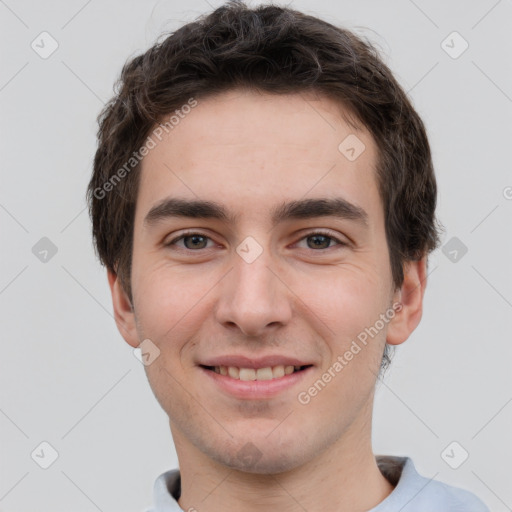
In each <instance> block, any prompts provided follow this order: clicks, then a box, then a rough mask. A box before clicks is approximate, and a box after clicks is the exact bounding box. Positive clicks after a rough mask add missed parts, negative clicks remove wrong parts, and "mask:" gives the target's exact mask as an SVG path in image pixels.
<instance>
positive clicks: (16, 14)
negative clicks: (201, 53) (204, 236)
mask: <svg viewBox="0 0 512 512" xmlns="http://www.w3.org/2000/svg"><path fill="white" fill-rule="evenodd" d="M278 3H279V2H278ZM209 4H210V5H211V6H218V5H220V4H221V2H214V1H213V0H209V1H208V2H207V1H206V0H193V1H190V2H187V3H186V4H185V3H184V2H178V1H176V0H166V1H163V0H161V1H157V2H155V1H147V2H146V1H142V0H138V1H135V0H130V1H121V0H116V1H114V0H112V1H100V0H90V1H84V0H72V1H67V2H64V1H62V0H61V1H56V0H54V1H46V2H36V1H33V0H32V1H24V0H5V1H3V0H0V38H1V48H2V56H1V64H2V65H1V67H0V108H1V117H0V130H1V131H0V140H1V155H2V158H1V171H2V186H1V188H0V222H1V230H2V231H1V232H2V260H1V276H0V308H1V313H2V323H1V326H2V328H1V331H2V358H1V371H0V386H1V397H0V431H1V452H0V461H1V462H0V510H1V511H4V512H6V511H9V512H28V511H34V510H53V511H55V512H58V511H70V510H73V511H76V512H82V511H83V512H89V511H91V512H93V511H95V510H100V511H125V512H126V511H133V512H136V511H142V510H143V509H144V508H145V507H146V506H148V505H150V504H151V503H152V485H153V481H154V479H155V478H156V477H157V476H158V475H159V474H160V473H161V472H163V471H165V470H167V469H170V468H173V467H176V457H175V452H174V447H173V443H172V439H171V436H170V432H169V427H168V421H167V417H166V415H165V414H164V413H163V411H162V410H161V409H160V406H159V405H158V403H157V402H156V400H155V398H154V396H153V394H152V392H151V389H150V387H149V385H148V383H147V381H146V377H145V374H144V370H143V367H142V365H141V363H140V362H139V361H138V360H137V359H136V358H135V357H134V355H133V351H132V349H131V348H130V347H129V346H128V345H127V344H126V343H125V342H124V340H123V339H122V338H121V336H120V335H119V333H118V332H117V329H116V326H115V324H114V320H113V318H112V306H111V299H110V294H109V290H108V285H107V280H106V272H105V270H104V269H103V268H102V267H100V265H99V263H98V262H97V260H96V259H95V256H94V252H93V249H92V243H91V237H90V222H89V219H88V215H87V211H86V210H85V201H84V193H85V189H86V185H87V182H88V180H89V176H90V173H91V165H92V158H93V155H94V151H95V134H96V128H97V126H96V116H97V114H98V113H99V111H100V109H101V107H102V106H103V104H104V102H105V101H106V100H107V99H108V98H109V97H110V96H111V95H112V94H113V89H112V87H113V83H114V81H115V79H116V78H117V77H118V74H119V72H120V70H121V67H122V65H123V64H124V62H125V61H126V59H127V58H129V57H131V56H134V55H135V54H137V53H139V52H141V51H143V50H145V49H147V48H148V47H149V46H150V45H151V44H152V43H153V42H154V41H155V39H156V38H157V37H158V36H159V35H160V34H161V33H162V32H163V31H169V30H172V29H175V28H177V27H178V26H180V25H182V24H183V23H184V22H186V21H191V20H192V19H193V18H195V17H196V16H197V15H198V14H200V13H202V12H205V11H207V10H210V5H209ZM185 5H186V7H185ZM251 5H254V2H253V3H252V4H251ZM290 5H292V7H295V8H297V9H300V10H304V11H306V12H308V13H311V14H316V15H319V16H321V17H323V18H325V19H327V20H329V21H330V22H332V23H334V24H339V25H344V26H346V27H349V28H353V29H355V30H356V31H357V32H358V33H360V34H365V35H366V36H368V37H369V38H370V39H371V40H372V41H373V42H375V43H376V44H377V45H378V47H379V48H380V49H381V51H382V54H383V57H384V59H385V61H386V62H387V63H388V64H389V65H390V67H391V69H392V70H393V71H394V72H395V73H396V76H397V78H398V79H399V81H400V82H401V84H402V85H403V86H404V88H405V89H406V90H408V91H409V94H410V96H411V98H412V100H413V102H414V105H415V106H416V108H417V109H418V111H419V113H420V115H421V116H422V117H423V119H424V121H425V123H426V125H427V129H428V133H429V136H430V141H431V145H432V149H433V155H434V162H435V167H436V174H437V179H438V184H439V207H438V216H439V218H440V220H441V221H442V223H443V224H444V226H445V228H446V233H445V234H444V237H443V244H444V245H445V251H444V252H443V250H442V249H440V250H438V251H436V252H435V253H434V254H433V255H432V256H431V258H430V267H429V270H430V275H429V281H428V286H427V290H426V297H425V309H424V314H423V319H422V322H421V324H420V326H419V327H418V328H417V329H416V331H415V332H414V333H413V335H412V336H411V337H410V339H409V340H408V341H407V342H406V343H405V344H404V345H402V346H401V347H400V348H399V349H398V350H397V353H396V356H395V359H394V362H393V365H392V368H391V370H390V371H389V372H388V373H387V375H386V377H385V379H384V381H383V382H381V383H379V385H378V391H377V396H376V406H375V418H374V449H375V452H376V453H379V454H396V455H409V456H411V457H412V458H413V460H414V462H415V464H416V466H417V468H418V470H419V471H420V472H421V473H422V474H423V475H425V476H427V477H429V478H430V477H435V478H436V479H439V480H442V481H445V482H447V483H451V484H453V485H457V486H461V487H465V488H466V489H469V490H471V491H473V492H475V493H476V494H477V495H478V496H480V497H481V498H482V499H483V500H484V501H485V502H486V503H487V504H488V506H489V507H490V508H491V510H493V511H496V512H502V511H506V510H512V486H511V485H510V484H511V481H510V460H511V459H512V443H511V437H510V432H511V431H512V377H511V371H510V368H511V360H512V343H511V341H512V339H511V335H510V325H511V322H510V320H511V318H512V272H511V270H510V262H511V261H512V242H511V220H512V200H511V199H512V173H511V158H510V154H511V152H510V148H511V142H512V137H511V136H512V129H511V123H510V116H511V113H512V72H511V67H510V55H511V50H512V48H511V38H510V31H511V29H512V23H511V22H512V4H511V2H510V1H507V0H502V1H495V0H489V1H487V0H485V1H478V2H477V1H473V2H467V1H462V0H460V1H451V2H445V1H441V0H436V1H431V2H427V1H425V0H415V1H414V2H413V1H409V0H400V1H399V0H396V1H389V2H383V1H368V0H366V1H355V0H353V1H339V2H329V1H319V0H318V1H314V2H313V1H312V0H309V1H308V0H303V1H301V0H294V1H292V2H290ZM43 31H46V32H48V33H49V34H50V35H51V37H52V38H53V39H54V40H55V41H56V42H57V43H58V48H57V50H56V51H55V52H54V53H53V54H52V55H50V56H49V57H47V58H42V57H41V56H40V54H38V53H37V52H36V51H34V50H33V48H32V47H31V44H32V42H33V41H35V43H34V44H39V51H42V50H43V48H41V47H42V46H44V48H45V49H46V51H47V50H49V49H51V46H50V45H51V40H50V39H48V36H39V34H40V33H41V32H43ZM454 31H456V32H458V34H459V35H453V34H452V33H453V32H454ZM41 38H46V39H44V43H41ZM443 41H445V42H444V43H443ZM464 41H466V42H467V44H468V45H469V47H468V48H467V50H466V51H465V52H464V53H462V54H461V55H458V53H459V52H460V51H461V50H462V49H463V48H464V46H465V42H464ZM449 53H451V55H450V54H449ZM454 57H457V58H454ZM43 237H47V238H48V239H49V240H51V242H52V244H54V246H55V248H56V250H57V252H56V254H54V255H52V252H51V250H50V252H49V253H48V254H46V253H43V254H41V253H40V252H39V251H41V250H42V249H41V247H43V250H44V248H46V250H47V249H48V245H45V244H48V241H43V242H40V240H41V238H43ZM454 237H455V239H454ZM38 243H39V244H43V245H36V244H38ZM446 244H449V245H448V246H446ZM450 244H451V245H450ZM462 244H464V246H465V247H466V248H467V252H466V253H465V254H463V251H462V250H461V248H462V247H463V246H462ZM34 246H36V248H35V249H34V250H33V247H34ZM453 250H456V251H458V252H457V258H456V259H455V261H454V254H455V253H453ZM34 253H35V254H34ZM445 253H446V254H445ZM37 255H39V257H38V256H37ZM41 258H42V259H44V258H46V261H41ZM44 441H46V442H47V443H49V444H50V445H52V446H53V447H54V449H55V450H56V451H57V452H58V458H57V460H56V461H55V462H54V463H53V464H52V465H51V466H50V467H48V468H47V469H42V468H41V467H40V466H39V464H41V463H44V461H43V459H45V457H46V458H47V459H46V460H47V462H48V461H49V459H48V457H50V451H49V449H48V448H47V447H45V445H43V446H42V447H41V446H40V443H42V442H44ZM454 441H455V442H456V443H458V444H457V445H452V446H450V447H449V445H450V444H451V443H452V442H454ZM447 447H449V448H448V451H447V452H445V451H444V450H445V449H446V448H447ZM34 450H35V452H34ZM452 450H453V451H452ZM462 450H465V451H467V452H468V453H469V457H468V459H467V460H466V461H465V462H464V463H463V464H462V465H460V467H458V469H452V467H450V466H449V465H448V463H447V462H446V461H447V460H449V462H450V463H451V464H452V465H457V463H458V462H460V461H461V460H462V456H463V454H464V452H463V451H462ZM33 452H34V453H35V455H33V456H31V454H32V453H33ZM443 452H444V453H445V456H444V458H443V456H442V455H441V454H442V453H443ZM37 454H39V457H38V456H37ZM446 454H448V457H447V456H446ZM36 461H37V462H38V463H39V464H38V463H36Z"/></svg>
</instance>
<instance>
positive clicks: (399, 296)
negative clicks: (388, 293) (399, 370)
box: [386, 256, 427, 345]
mask: <svg viewBox="0 0 512 512" xmlns="http://www.w3.org/2000/svg"><path fill="white" fill-rule="evenodd" d="M426 286H427V257H426V256H424V257H423V258H422V259H421V260H419V261H412V260H409V261H407V262H406V263H405V265H404V282H403V283H402V286H401V287H400V289H399V290H396V292H395V294H394V302H400V303H401V304H402V309H400V310H399V309H398V308H397V309H396V313H395V316H394V317H393V319H392V320H391V321H390V322H389V324H388V329H387V336H386V342H387V343H388V344H389V345H400V344H401V343H403V342H404V341H406V340H407V338H409V336H410V335H411V333H412V332H413V331H414V329H416V327H417V326H418V324H419V323H420V320H421V316H422V313H423V295H424V293H425V288H426Z"/></svg>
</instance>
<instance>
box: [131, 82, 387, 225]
mask: <svg viewBox="0 0 512 512" xmlns="http://www.w3.org/2000/svg"><path fill="white" fill-rule="evenodd" d="M344 114H348V112H344V111H343V108H342V107H341V105H340V104H339V103H337V102H335V101H334V100H331V99H329V98H326V97H323V96H318V95H313V94H293V95H273V94H262V93H258V92H251V91H239V90H235V91H229V92H227V93H222V94H219V95H216V96H214V97H210V98H208V99H206V100H203V101H201V100H200V99H198V105H197V106H196V107H195V108H194V109H192V110H191V111H190V112H189V113H188V114H186V115H184V114H182V116H180V118H179V122H178V123H177V124H176V125H174V127H173V128H172V129H171V130H170V131H169V133H167V134H164V135H163V137H161V139H162V140H161V141H158V140H156V139H155V137H153V138H154V139H155V142H157V144H156V146H155V147H154V148H153V149H152V150H151V151H150V152H149V154H147V155H146V156H145V157H144V160H143V162H142V168H141V180H140V186H139V196H138V200H137V218H140V217H141V216H144V215H145V214H147V213H148V211H149V210H150V209H151V207H152V206H154V205H155V204H156V203H158V202H159V201H162V200H163V199H165V198H166V197H168V196H178V197H186V198H194V199H197V198H202V199H212V198H215V199H216V200H217V201H221V202H223V203H224V204H225V205H226V207H227V209H229V210H230V211H231V212H232V213H233V215H234V216H235V215H236V216H237V218H239V217H240V216H244V215H245V216H247V217H249V216H251V215H257V216H258V217H259V218H262V217H261V215H262V214H263V215H270V214H269V207H272V206H275V205H276V204H277V203H278V202H279V203H282V201H283V199H289V200H297V199H299V198H307V197H326V198H328V197H340V196H342V197H345V198H346V199H347V200H349V201H350V202H352V203H354V204H356V205H358V206H360V207H362V208H364V209H365V210H366V211H368V213H369V216H370V217H372V216H375V215H378V214H379V209H380V208H381V204H380V198H379V196H378V193H377V186H376V182H375V165H376V159H377V149H376V145H375V142H374V140H373V137H372V136H371V134H370V133H369V132H368V131H367V130H366V129H364V128H362V127H359V128H355V127H354V126H353V124H352V123H349V122H347V120H346V119H345V118H344ZM354 157H355V158H354ZM139 220H140V219H139Z"/></svg>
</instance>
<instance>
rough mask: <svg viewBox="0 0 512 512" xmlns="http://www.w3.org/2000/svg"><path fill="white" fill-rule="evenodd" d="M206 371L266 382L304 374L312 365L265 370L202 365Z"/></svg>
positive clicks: (273, 367)
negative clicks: (294, 374) (295, 374)
mask: <svg viewBox="0 0 512 512" xmlns="http://www.w3.org/2000/svg"><path fill="white" fill-rule="evenodd" d="M200 366H201V367H202V368H204V369H205V370H208V371H211V372H214V373H216V374H218V375H223V376H225V377H228V378H231V379H234V380H241V381H265V380H276V379H282V378H283V377H285V376H287V375H291V374H293V373H298V372H303V371H304V370H306V369H307V368H310V367H311V366H312V365H310V364H306V365H303V366H293V365H282V364H281V365H276V366H266V367H263V368H240V367H238V366H206V365H200Z"/></svg>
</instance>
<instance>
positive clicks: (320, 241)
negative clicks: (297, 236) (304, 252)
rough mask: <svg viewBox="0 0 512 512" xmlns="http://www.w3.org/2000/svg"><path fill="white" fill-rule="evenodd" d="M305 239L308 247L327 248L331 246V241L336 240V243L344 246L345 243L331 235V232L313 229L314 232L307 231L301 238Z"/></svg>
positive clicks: (315, 248)
mask: <svg viewBox="0 0 512 512" xmlns="http://www.w3.org/2000/svg"><path fill="white" fill-rule="evenodd" d="M302 240H306V241H307V242H306V244H307V248H308V249H314V250H318V249H329V248H330V247H332V246H331V242H332V241H334V242H337V245H340V246H344V245H347V244H346V243H345V242H342V241H341V240H339V239H338V238H336V237H334V236H332V234H331V233H326V232H322V231H315V232H314V233H309V234H308V235H306V236H305V237H303V238H302V239H301V241H302Z"/></svg>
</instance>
